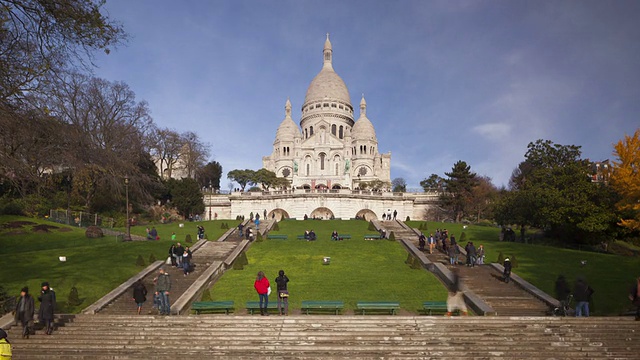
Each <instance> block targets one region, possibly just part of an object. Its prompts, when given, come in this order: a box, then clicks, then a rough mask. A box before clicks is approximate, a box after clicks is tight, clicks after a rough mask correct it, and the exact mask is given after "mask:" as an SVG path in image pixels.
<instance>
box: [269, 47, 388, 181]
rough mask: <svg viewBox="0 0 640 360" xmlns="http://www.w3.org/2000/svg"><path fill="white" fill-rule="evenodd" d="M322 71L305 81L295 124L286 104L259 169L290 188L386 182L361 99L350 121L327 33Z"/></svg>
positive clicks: (348, 103)
mask: <svg viewBox="0 0 640 360" xmlns="http://www.w3.org/2000/svg"><path fill="white" fill-rule="evenodd" d="M323 60H324V63H323V65H322V70H320V73H319V74H318V75H317V76H316V77H315V78H314V79H313V80H312V81H311V84H310V85H309V88H308V89H307V95H306V97H305V99H304V104H302V117H301V119H300V127H298V126H297V125H296V123H295V122H294V121H293V119H292V117H291V102H289V100H287V103H286V105H285V118H284V120H283V121H282V123H281V124H280V126H279V127H278V131H277V132H276V139H275V141H274V142H273V153H272V154H271V155H270V156H265V157H263V158H262V163H263V167H264V168H265V169H267V170H271V171H273V172H274V173H276V175H278V176H279V177H285V178H287V179H289V180H290V181H291V185H292V186H293V187H294V188H306V189H323V188H329V189H341V188H348V189H356V188H358V187H359V185H358V184H359V183H360V182H369V181H372V180H380V181H383V182H390V181H391V172H390V163H391V154H390V153H388V154H380V152H379V151H378V140H377V138H376V132H375V129H374V128H373V124H372V123H371V121H370V120H369V119H368V118H367V103H366V102H365V100H364V96H363V97H362V100H361V101H360V114H359V115H360V117H359V118H358V120H356V121H354V111H353V106H352V105H351V98H350V96H349V90H347V86H346V85H345V83H344V81H343V80H342V78H340V76H339V75H338V74H336V72H335V71H334V70H333V64H332V62H333V50H332V49H331V42H330V41H329V35H327V40H326V41H325V43H324V49H323Z"/></svg>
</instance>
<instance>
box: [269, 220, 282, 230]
mask: <svg viewBox="0 0 640 360" xmlns="http://www.w3.org/2000/svg"><path fill="white" fill-rule="evenodd" d="M271 230H273V231H280V226H278V222H277V221H276V223H275V224H273V227H272V228H271Z"/></svg>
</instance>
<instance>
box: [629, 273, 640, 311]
mask: <svg viewBox="0 0 640 360" xmlns="http://www.w3.org/2000/svg"><path fill="white" fill-rule="evenodd" d="M629 300H631V303H632V304H633V305H635V307H636V321H640V277H638V278H637V279H636V281H635V282H634V284H633V286H632V287H631V290H630V291H629Z"/></svg>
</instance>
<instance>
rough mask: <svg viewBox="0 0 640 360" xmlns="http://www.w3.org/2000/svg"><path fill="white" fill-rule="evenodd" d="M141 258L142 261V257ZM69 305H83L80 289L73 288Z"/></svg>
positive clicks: (68, 301)
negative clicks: (79, 293)
mask: <svg viewBox="0 0 640 360" xmlns="http://www.w3.org/2000/svg"><path fill="white" fill-rule="evenodd" d="M140 258H141V259H142V257H140ZM67 303H68V304H69V306H78V305H80V304H82V300H80V296H79V295H78V289H77V288H76V287H75V286H73V287H71V291H70V292H69V299H68V300H67Z"/></svg>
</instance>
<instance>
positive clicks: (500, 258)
mask: <svg viewBox="0 0 640 360" xmlns="http://www.w3.org/2000/svg"><path fill="white" fill-rule="evenodd" d="M503 262H504V254H503V253H502V251H500V253H499V254H498V264H500V265H502V263H503Z"/></svg>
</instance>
